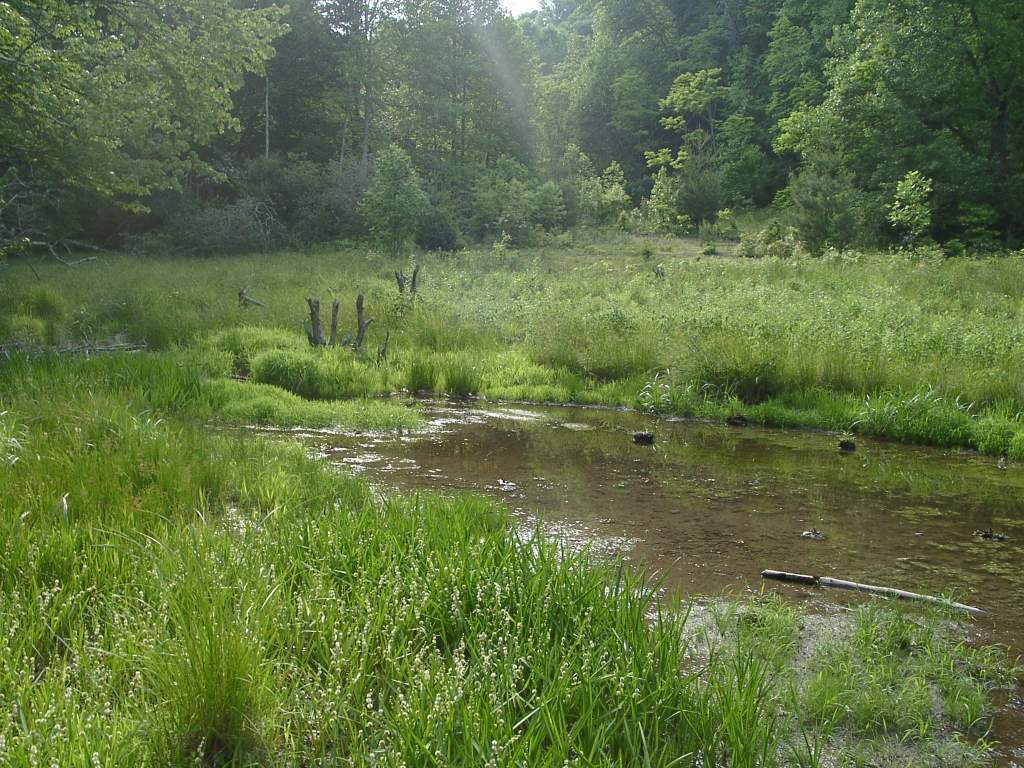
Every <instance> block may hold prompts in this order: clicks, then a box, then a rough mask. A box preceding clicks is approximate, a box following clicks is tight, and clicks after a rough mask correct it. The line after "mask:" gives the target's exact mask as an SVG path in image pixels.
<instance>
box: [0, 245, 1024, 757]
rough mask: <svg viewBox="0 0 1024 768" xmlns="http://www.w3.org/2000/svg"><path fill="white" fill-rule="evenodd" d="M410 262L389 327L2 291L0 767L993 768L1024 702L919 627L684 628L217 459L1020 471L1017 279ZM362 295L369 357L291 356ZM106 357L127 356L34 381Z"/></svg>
mask: <svg viewBox="0 0 1024 768" xmlns="http://www.w3.org/2000/svg"><path fill="white" fill-rule="evenodd" d="M422 263H423V271H422V278H421V287H420V292H419V293H418V295H417V296H416V297H415V298H413V297H411V296H409V295H399V293H398V290H397V287H396V286H395V283H394V278H393V275H392V272H393V271H394V270H395V269H404V270H405V271H406V272H408V265H406V264H394V263H392V262H390V261H389V260H387V259H385V258H383V257H381V256H379V255H375V254H372V253H367V252H366V251H365V250H359V249H352V250H346V249H333V250H324V251H318V252H314V253H308V254H277V255H274V256H250V257H238V258H226V259H210V260H195V259H184V260H181V259H173V260H172V259H152V258H151V259H142V258H139V257H133V256H127V255H118V256H104V257H102V258H101V259H100V260H98V261H96V262H89V263H84V264H81V265H79V266H77V267H74V268H67V267H64V266H62V265H60V264H55V263H43V264H39V265H37V266H35V267H34V270H33V269H30V268H29V267H28V266H27V265H26V264H24V263H20V264H14V265H12V266H10V267H9V268H8V269H7V270H6V271H5V272H3V273H2V275H3V280H4V282H3V285H2V287H0V326H2V328H3V333H2V334H0V335H2V336H3V337H6V338H17V339H19V340H20V351H17V350H13V349H11V350H9V351H8V352H7V353H5V354H4V356H3V357H0V627H2V629H0V762H2V763H3V764H4V765H11V766H19V767H20V766H26V767H28V766H40V765H42V766H51V765H52V766H81V767H82V768H86V767H88V768H94V767H95V766H120V765H139V766H147V765H151V766H163V765H181V766H185V765H202V766H224V765H236V766H250V765H251V766H257V765H293V766H312V765H323V766H328V765H384V766H412V765H430V766H480V765H488V766H565V765H572V766H575V765H578V766H618V765H630V766H634V765H635V766H690V765H693V766H701V767H702V768H712V767H713V766H722V765H730V766H734V767H735V768H744V767H747V766H749V767H750V768H753V767H754V766H819V765H849V766H854V765H869V764H877V763H878V762H879V761H881V762H882V764H887V763H886V762H885V761H887V760H888V761H889V764H891V762H892V761H894V760H902V761H904V762H910V763H912V764H915V765H932V766H951V767H952V766H964V765H979V766H982V765H987V764H990V760H991V756H990V753H989V746H990V745H989V742H988V725H989V723H990V718H991V714H992V711H993V709H992V708H993V701H994V699H993V694H994V691H995V690H996V689H998V688H1000V687H1006V686H1012V685H1014V684H1015V681H1016V679H1017V677H1018V676H1019V673H1020V670H1019V669H1018V668H1017V667H1016V666H1015V664H1014V662H1013V661H1012V660H1011V659H1009V658H1008V657H1007V654H1006V651H1005V650H1004V649H999V648H994V647H981V646H978V645H973V644H969V643H967V642H966V641H965V639H964V637H965V636H964V634H963V628H962V627H961V626H959V625H958V624H956V623H955V622H952V621H950V618H951V617H949V616H947V615H944V614H941V613H929V612H921V611H918V610H915V609H905V608H902V607H897V606H890V605H885V604H876V603H871V602H868V603H867V604H865V605H864V606H863V607H862V608H860V609H858V610H857V611H854V612H853V613H851V614H850V615H849V616H847V617H845V618H842V617H840V618H838V619H835V620H831V621H824V622H823V621H821V620H820V617H815V616H811V615H806V614H803V613H801V612H799V611H797V610H795V609H794V608H793V607H791V606H789V605H787V604H786V603H784V602H782V601H780V600H778V599H775V598H772V597H770V596H767V595H766V596H761V597H754V598H749V599H744V600H739V601H736V602H725V603H721V604H714V605H712V606H711V607H710V608H708V607H702V606H695V605H694V604H691V603H690V601H689V600H688V599H687V600H683V601H682V602H680V601H678V600H676V599H673V598H671V597H669V596H667V595H665V594H663V593H662V592H661V591H659V588H658V583H657V581H656V580H653V579H651V578H650V577H649V576H647V575H645V574H643V573H642V572H639V571H637V570H634V569H631V568H623V567H618V566H616V564H614V563H609V562H607V561H604V560H602V559H600V558H597V557H594V556H591V555H590V554H588V553H586V552H583V553H579V552H573V551H568V550H566V549H563V548H562V547H561V546H560V545H559V544H558V543H557V542H551V541H547V540H545V539H544V538H543V536H541V535H540V534H539V533H538V534H536V535H534V536H533V537H532V538H531V539H529V540H527V541H522V540H520V539H519V538H517V537H516V536H513V535H511V534H510V532H509V519H508V513H507V511H506V510H505V509H503V508H501V507H500V506H498V505H496V504H494V503H491V502H488V501H485V500H481V499H477V498H469V497H454V498H447V497H438V496H432V495H420V496H413V497H403V496H397V495H395V496H382V495H381V494H380V493H379V492H378V491H374V490H372V489H370V488H369V487H368V486H367V485H366V484H364V483H362V482H360V481H358V480H354V479H351V478H348V477H344V476H340V475H339V474H337V473H336V472H335V471H334V470H332V469H330V468H329V467H327V466H325V465H323V464H321V463H318V462H317V461H316V460H315V459H313V458H310V457H308V456H306V455H304V453H303V451H302V449H301V448H300V447H299V446H297V445H294V444H292V443H290V442H287V441H281V440H276V439H270V438H266V437H260V436H257V435H255V434H252V435H241V434H239V433H238V432H233V431H224V430H220V429H217V427H218V425H222V424H243V425H247V424H274V425H280V426H299V425H304V426H320V427H329V428H340V429H400V428H401V429H404V428H414V427H415V426H416V424H417V423H418V422H419V416H418V414H417V410H416V408H415V405H414V404H413V405H408V404H406V403H404V402H402V401H401V400H399V399H395V398H390V399H388V398H381V397H378V395H379V394H381V393H388V392H395V391H406V392H426V393H440V392H443V393H447V394H449V395H451V396H457V397H462V396H468V395H477V394H478V395H485V396H488V397H503V398H515V399H529V400H550V401H560V402H589V403H605V404H609V405H624V406H631V407H643V408H646V409H649V410H653V411H656V412H659V413H665V414H683V415H693V416H701V417H709V418H724V417H725V416H727V415H731V414H733V413H744V414H747V415H748V417H749V418H751V420H761V421H764V422H767V423H779V424H789V425H805V426H818V427H825V428H830V429H835V430H860V431H863V432H870V433H873V434H883V435H888V436H891V437H894V438H900V439H908V440H916V441H921V442H931V443H936V444H940V445H949V446H963V447H975V448H979V449H981V450H986V451H988V452H991V453H997V454H1006V453H1009V454H1010V455H1011V456H1020V455H1021V453H1022V451H1024V437H1022V435H1024V431H1022V427H1021V425H1020V421H1019V415H1018V411H1019V409H1020V406H1019V404H1020V402H1021V401H1022V400H1024V393H1022V391H1021V389H1020V387H1021V380H1020V374H1019V371H1020V370H1021V368H1020V362H1021V360H1022V350H1024V344H1022V339H1021V330H1020V327H1021V326H1020V323H1019V320H1020V307H1021V302H1020V297H1021V295H1022V292H1024V277H1021V274H1022V273H1021V270H1020V267H1021V266H1024V265H1022V259H1021V257H1020V256H1006V257H1002V258H990V259H984V260H978V261H957V262H941V263H940V262H932V261H928V260H924V261H922V260H920V259H914V258H912V257H908V256H906V255H898V256H880V255H879V256H864V255H857V254H853V255H847V256H844V257H839V256H837V257H835V258H832V259H828V260H821V261H809V260H795V261H781V260H739V259H732V258H719V257H708V256H700V254H699V253H698V251H697V247H696V245H694V244H689V243H686V242H682V241H670V240H664V241H662V240H654V241H640V240H632V239H621V240H616V241H608V240H601V241H594V242H580V243H577V244H576V245H575V247H571V248H570V247H567V244H563V245H561V246H559V249H558V250H546V251H541V250H538V251H526V252H512V251H505V250H503V249H497V250H490V251H481V252H470V253H465V254H459V255H451V256H436V257H425V258H424V259H423V261H422ZM655 267H660V269H661V271H663V272H664V277H659V276H657V275H656V274H655ZM36 275H38V279H37V276H36ZM243 286H244V287H245V288H247V290H248V292H249V294H250V295H252V296H253V297H256V298H258V299H259V300H260V301H262V302H264V303H265V304H266V305H267V306H266V307H265V308H260V307H249V308H241V307H239V305H238V302H237V292H238V289H239V288H240V287H243ZM357 293H364V294H365V296H366V304H367V308H368V311H369V314H371V315H373V316H375V318H376V320H375V323H374V324H373V325H372V326H371V327H370V331H369V333H368V336H367V342H366V345H365V348H364V350H362V351H360V352H356V353H354V352H353V351H351V350H348V349H334V350H316V351H314V350H311V349H310V348H309V345H308V343H307V341H306V339H305V335H304V333H303V331H302V329H301V322H302V319H303V316H304V309H305V299H306V297H307V296H319V297H320V298H322V299H324V300H325V301H327V300H328V299H330V298H331V297H338V298H340V299H341V300H342V302H343V307H344V311H346V312H347V313H348V314H347V315H346V318H345V322H347V324H348V325H349V326H350V325H351V323H352V318H351V309H350V308H351V307H352V305H353V302H354V298H355V296H356V294H357ZM386 336H387V337H388V338H389V351H388V354H387V357H386V359H385V360H382V361H380V362H378V355H377V353H378V349H379V347H380V346H381V345H382V344H383V343H384V339H385V337H386ZM111 338H127V339H132V340H137V341H144V342H145V343H146V345H147V348H148V350H149V351H146V352H138V353H122V354H113V355H102V354H101V355H97V356H94V357H92V358H85V357H83V356H81V355H70V354H56V353H54V352H53V351H52V349H50V351H46V349H47V348H53V347H60V346H61V345H62V344H75V343H80V342H81V341H83V340H86V339H88V340H104V339H111Z"/></svg>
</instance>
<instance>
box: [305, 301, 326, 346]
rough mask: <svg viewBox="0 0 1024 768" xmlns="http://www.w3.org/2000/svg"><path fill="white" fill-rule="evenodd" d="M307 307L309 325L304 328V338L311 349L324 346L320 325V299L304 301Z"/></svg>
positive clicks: (322, 329) (322, 330) (322, 331)
mask: <svg viewBox="0 0 1024 768" xmlns="http://www.w3.org/2000/svg"><path fill="white" fill-rule="evenodd" d="M306 303H307V304H308V305H309V325H307V326H306V338H307V339H309V345H310V346H311V347H322V346H323V345H324V327H323V325H322V324H321V323H320V299H306Z"/></svg>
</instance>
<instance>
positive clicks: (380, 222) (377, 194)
mask: <svg viewBox="0 0 1024 768" xmlns="http://www.w3.org/2000/svg"><path fill="white" fill-rule="evenodd" d="M429 207H430V198H428V197H427V193H426V192H424V191H423V186H422V184H421V182H420V177H419V174H417V173H416V169H415V168H414V167H413V164H412V159H411V158H410V157H409V153H408V152H406V151H405V150H404V149H402V148H401V147H399V146H397V145H395V144H392V145H391V146H390V147H389V148H387V149H385V150H383V151H381V152H379V153H378V154H377V156H376V158H375V159H374V174H373V181H372V182H371V183H370V188H369V189H368V190H367V192H366V195H365V196H364V197H363V199H362V200H361V201H360V202H359V211H360V213H361V214H362V215H363V216H364V217H365V218H366V220H367V222H368V223H369V225H370V231H371V232H373V234H374V236H376V238H377V239H378V241H379V242H380V243H381V244H383V245H384V246H385V247H386V248H387V250H388V252H389V253H390V254H391V255H392V256H397V255H398V254H399V253H401V251H402V248H403V247H405V246H406V245H407V244H408V242H409V241H410V240H411V239H412V236H413V234H414V233H415V232H416V227H417V224H418V223H419V219H420V217H422V216H423V215H425V214H426V213H427V211H428V210H429Z"/></svg>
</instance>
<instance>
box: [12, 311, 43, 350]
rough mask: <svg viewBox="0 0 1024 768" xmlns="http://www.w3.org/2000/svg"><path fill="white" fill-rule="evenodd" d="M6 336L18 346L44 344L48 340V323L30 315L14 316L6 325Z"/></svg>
mask: <svg viewBox="0 0 1024 768" xmlns="http://www.w3.org/2000/svg"><path fill="white" fill-rule="evenodd" d="M5 325H6V328H5V329H4V335H6V337H7V340H8V341H13V342H16V343H18V344H43V343H45V342H46V340H47V338H46V337H47V333H46V323H44V322H43V321H42V320H40V319H39V318H38V317H31V316H30V315H14V316H13V317H11V318H9V319H8V320H7V322H6V323H5Z"/></svg>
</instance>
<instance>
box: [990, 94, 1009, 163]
mask: <svg viewBox="0 0 1024 768" xmlns="http://www.w3.org/2000/svg"><path fill="white" fill-rule="evenodd" d="M1009 143H1010V103H1009V99H1008V98H1007V96H1006V94H1003V95H1002V96H1000V98H999V103H998V105H997V106H996V116H995V119H994V120H993V121H992V138H991V140H990V142H989V147H988V159H989V160H992V161H994V162H995V164H996V175H997V176H998V177H999V178H1000V179H1001V178H1003V177H1004V176H1005V174H1006V155H1007V150H1008V147H1009Z"/></svg>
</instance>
